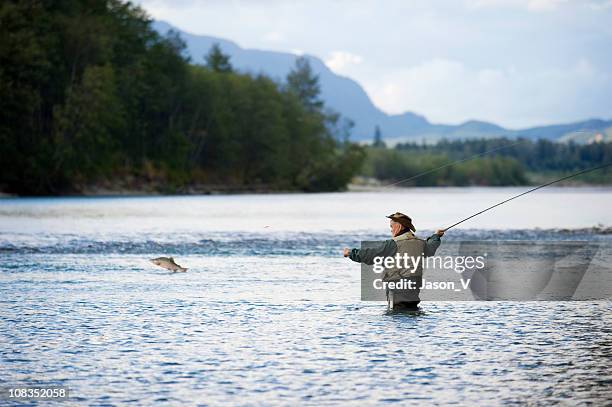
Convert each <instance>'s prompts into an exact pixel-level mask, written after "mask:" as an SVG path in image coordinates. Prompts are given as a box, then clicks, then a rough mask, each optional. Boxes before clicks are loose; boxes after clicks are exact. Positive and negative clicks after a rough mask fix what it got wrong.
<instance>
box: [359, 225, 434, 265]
mask: <svg viewBox="0 0 612 407" xmlns="http://www.w3.org/2000/svg"><path fill="white" fill-rule="evenodd" d="M406 233H410V234H412V232H406ZM400 236H401V235H400ZM441 242H442V241H441V240H440V236H438V235H436V234H435V233H434V234H433V235H431V236H429V237H428V238H427V240H426V241H425V248H424V251H423V255H424V256H425V257H429V256H433V255H434V254H435V253H436V250H438V247H439V246H440V243H441ZM396 253H397V243H396V242H395V239H389V240H385V241H384V242H381V244H380V246H377V247H374V248H366V249H352V250H351V252H350V253H349V259H351V260H353V261H356V262H358V263H365V264H374V258H375V257H392V256H395V255H396Z"/></svg>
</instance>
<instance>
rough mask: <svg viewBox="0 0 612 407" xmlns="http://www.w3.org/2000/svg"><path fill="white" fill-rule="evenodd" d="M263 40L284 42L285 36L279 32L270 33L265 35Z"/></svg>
mask: <svg viewBox="0 0 612 407" xmlns="http://www.w3.org/2000/svg"><path fill="white" fill-rule="evenodd" d="M262 38H263V40H264V41H267V42H283V41H284V40H285V36H284V35H283V34H282V33H281V32H278V31H270V32H267V33H265V34H264V35H263V37H262Z"/></svg>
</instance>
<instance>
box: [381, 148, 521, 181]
mask: <svg viewBox="0 0 612 407" xmlns="http://www.w3.org/2000/svg"><path fill="white" fill-rule="evenodd" d="M527 141H530V140H521V141H517V142H516V143H512V144H508V145H506V146H501V147H496V148H492V149H491V150H487V151H483V152H482V153H478V154H474V155H472V156H469V157H467V158H462V159H460V160H456V161H452V162H449V163H446V164H443V165H441V166H439V167H436V168H432V169H431V170H427V171H423V172H421V173H419V174H417V175H413V176H412V177H410V178H405V179H401V180H399V181H396V182H393V183H391V184H387V185H383V186H382V188H388V187H392V186H395V185H399V184H403V183H404V182H408V181H412V180H413V179H416V178H420V177H422V176H423V175H427V174H430V173H432V172H435V171H438V170H441V169H442V168H446V167H450V166H451V165H455V164H459V163H463V162H466V161H470V160H473V159H475V158H478V157H481V156H483V155H485V154H489V153H493V152H495V151H499V150H503V149H504V148H509V147H514V146H516V145H518V144H521V143H526V142H527Z"/></svg>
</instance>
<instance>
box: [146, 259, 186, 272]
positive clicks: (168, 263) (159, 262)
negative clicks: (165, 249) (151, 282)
mask: <svg viewBox="0 0 612 407" xmlns="http://www.w3.org/2000/svg"><path fill="white" fill-rule="evenodd" d="M149 261H150V262H151V263H153V264H155V265H156V266H159V267H163V268H165V269H167V270H170V271H172V272H179V273H184V272H185V271H187V269H186V268H185V267H181V266H179V265H178V264H176V263H175V262H174V259H173V258H172V257H158V258H156V259H151V260H149Z"/></svg>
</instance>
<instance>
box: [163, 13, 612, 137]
mask: <svg viewBox="0 0 612 407" xmlns="http://www.w3.org/2000/svg"><path fill="white" fill-rule="evenodd" d="M153 27H154V29H155V30H157V31H158V32H159V33H160V34H162V35H165V34H166V33H167V32H168V31H169V30H174V31H176V32H178V33H179V34H180V36H181V37H182V38H183V40H185V43H186V44H187V52H188V54H189V56H190V57H191V60H192V62H193V63H196V64H201V63H204V55H206V54H207V53H208V51H209V50H210V47H211V46H212V45H213V44H215V43H217V44H219V46H220V47H221V49H222V50H223V52H224V53H226V54H228V55H230V56H231V60H230V62H231V64H232V66H233V67H234V68H235V69H236V70H238V71H241V72H246V73H252V74H259V73H263V74H265V75H267V76H270V77H272V78H274V79H276V80H277V81H279V82H281V81H284V78H285V77H286V76H287V73H288V72H289V70H290V69H291V68H292V67H293V66H294V65H295V60H296V59H297V58H298V56H297V55H294V54H290V53H285V52H275V51H263V50H256V49H244V48H241V47H240V46H239V45H238V44H236V43H234V42H232V41H229V40H226V39H223V38H216V37H211V36H206V35H194V34H190V33H187V32H184V31H181V30H179V29H178V28H176V27H173V26H172V25H170V24H168V23H166V22H164V21H155V22H154V23H153ZM304 57H306V58H307V59H308V60H309V62H310V65H311V66H312V69H313V71H314V72H316V73H317V74H318V75H319V80H320V84H321V97H322V99H323V100H324V101H325V104H326V105H327V106H328V107H330V108H332V109H333V110H335V111H337V112H339V113H341V114H342V115H343V116H344V117H347V118H350V119H351V120H353V121H354V122H355V127H354V129H353V135H352V139H353V140H355V141H370V140H372V138H373V135H374V128H375V126H377V125H378V126H379V127H380V129H381V132H382V135H383V138H384V140H385V141H386V142H387V143H391V144H393V143H394V142H400V141H419V142H420V141H426V142H435V141H437V140H439V139H442V138H449V139H456V138H483V137H484V138H490V137H502V136H505V137H526V138H530V139H537V138H545V139H549V140H561V141H569V140H575V141H577V142H589V141H593V140H594V139H598V135H599V136H601V135H602V134H603V135H607V134H608V132H606V129H607V128H612V120H609V121H604V120H599V119H592V120H587V121H583V122H578V123H571V124H562V125H553V126H542V127H534V128H529V129H524V130H509V129H505V128H503V127H500V126H498V125H496V124H493V123H488V122H483V121H476V120H471V121H467V122H465V123H462V124H459V125H445V124H433V123H430V122H429V121H428V120H427V119H426V118H425V117H423V116H421V115H418V114H415V113H411V112H406V113H402V114H397V115H390V114H387V113H385V112H383V111H382V110H380V109H378V108H377V107H376V106H375V105H374V104H373V103H372V101H371V100H370V98H369V96H368V95H367V93H366V92H365V91H364V90H363V88H362V87H361V86H360V85H359V84H358V83H357V82H356V81H354V80H352V79H350V78H347V77H344V76H341V75H337V74H335V73H334V72H332V71H331V70H330V69H329V68H328V67H327V66H326V65H325V63H323V61H322V60H321V59H319V58H317V57H315V56H312V55H304Z"/></svg>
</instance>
